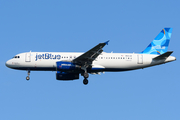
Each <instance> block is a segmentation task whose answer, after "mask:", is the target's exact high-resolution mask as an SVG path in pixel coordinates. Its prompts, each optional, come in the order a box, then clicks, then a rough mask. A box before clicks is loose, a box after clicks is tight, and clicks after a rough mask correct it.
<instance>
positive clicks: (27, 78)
mask: <svg viewBox="0 0 180 120" xmlns="http://www.w3.org/2000/svg"><path fill="white" fill-rule="evenodd" d="M29 75H30V71H29V70H28V76H27V77H26V80H29V79H30V77H29Z"/></svg>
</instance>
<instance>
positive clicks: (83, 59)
mask: <svg viewBox="0 0 180 120" xmlns="http://www.w3.org/2000/svg"><path fill="white" fill-rule="evenodd" d="M108 42H109V41H107V42H105V43H99V44H98V45H96V46H95V47H93V48H92V49H90V50H89V51H87V52H85V53H84V54H82V55H80V56H79V57H77V58H76V59H74V60H73V61H72V62H73V63H76V64H78V65H81V66H85V67H86V68H87V67H88V66H89V65H91V64H92V62H93V61H94V60H95V59H96V58H97V57H98V56H99V55H100V54H101V53H102V52H103V50H102V48H103V47H104V46H105V45H108Z"/></svg>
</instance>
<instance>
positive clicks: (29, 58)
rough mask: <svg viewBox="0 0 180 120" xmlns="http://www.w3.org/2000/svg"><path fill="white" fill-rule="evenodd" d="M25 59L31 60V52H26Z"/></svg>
mask: <svg viewBox="0 0 180 120" xmlns="http://www.w3.org/2000/svg"><path fill="white" fill-rule="evenodd" d="M25 61H26V62H31V52H29V53H26V55H25Z"/></svg>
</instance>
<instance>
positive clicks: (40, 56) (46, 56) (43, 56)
mask: <svg viewBox="0 0 180 120" xmlns="http://www.w3.org/2000/svg"><path fill="white" fill-rule="evenodd" d="M38 59H58V60H59V59H61V55H58V54H51V53H45V54H38V53H36V60H35V61H37V60H38Z"/></svg>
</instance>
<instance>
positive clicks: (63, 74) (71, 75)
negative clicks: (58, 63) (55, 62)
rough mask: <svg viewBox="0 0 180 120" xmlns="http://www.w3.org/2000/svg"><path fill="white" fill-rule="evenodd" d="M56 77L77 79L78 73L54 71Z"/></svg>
mask: <svg viewBox="0 0 180 120" xmlns="http://www.w3.org/2000/svg"><path fill="white" fill-rule="evenodd" d="M56 79H57V80H75V79H79V73H67V72H61V71H57V72H56Z"/></svg>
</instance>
